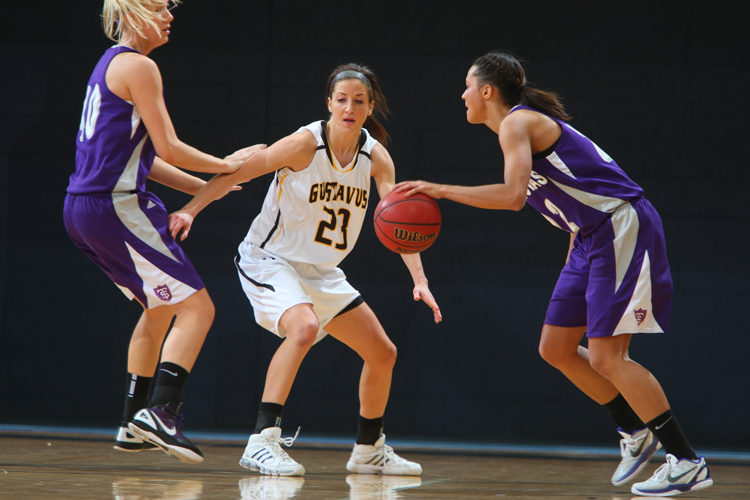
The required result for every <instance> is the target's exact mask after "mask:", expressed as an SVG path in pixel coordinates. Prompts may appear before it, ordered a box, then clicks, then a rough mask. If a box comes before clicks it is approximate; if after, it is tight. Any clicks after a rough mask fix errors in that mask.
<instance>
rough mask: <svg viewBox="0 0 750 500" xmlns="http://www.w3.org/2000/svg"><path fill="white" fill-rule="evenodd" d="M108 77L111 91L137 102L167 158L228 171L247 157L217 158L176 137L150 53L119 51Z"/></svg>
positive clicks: (158, 151) (159, 152)
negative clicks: (147, 55)
mask: <svg viewBox="0 0 750 500" xmlns="http://www.w3.org/2000/svg"><path fill="white" fill-rule="evenodd" d="M106 80H107V85H108V86H109V88H110V90H112V92H114V93H115V94H116V95H117V96H119V97H120V98H122V99H124V100H127V101H132V102H133V103H134V104H135V109H136V110H137V111H138V113H139V114H140V117H141V119H142V120H143V123H144V124H145V125H146V129H147V130H148V134H149V136H150V138H151V141H152V142H153V144H154V148H155V149H156V154H157V155H159V157H160V158H161V159H162V160H164V161H165V162H167V163H169V164H171V165H176V166H178V167H180V168H184V169H186V170H192V171H195V172H208V173H229V172H234V171H235V170H237V168H239V166H240V165H241V164H242V162H243V161H244V159H243V158H239V157H233V156H229V157H227V158H224V159H221V158H216V157H215V156H211V155H209V154H206V153H203V152H201V151H198V150H197V149H195V148H194V147H191V146H188V145H187V144H185V143H184V142H182V141H180V139H178V138H177V133H176V132H175V129H174V125H173V124H172V120H171V119H170V117H169V113H168V112H167V107H166V105H165V104H164V96H163V88H162V80H161V74H160V73H159V68H158V67H157V66H156V63H155V62H154V61H152V60H151V59H149V58H148V57H145V56H142V55H140V54H136V53H126V54H120V55H118V56H117V57H115V58H114V59H113V60H112V63H111V64H110V66H109V69H108V70H107V75H106Z"/></svg>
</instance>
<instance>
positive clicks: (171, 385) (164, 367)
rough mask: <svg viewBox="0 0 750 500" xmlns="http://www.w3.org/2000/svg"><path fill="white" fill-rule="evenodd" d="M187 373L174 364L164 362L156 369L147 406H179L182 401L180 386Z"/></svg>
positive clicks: (183, 382)
mask: <svg viewBox="0 0 750 500" xmlns="http://www.w3.org/2000/svg"><path fill="white" fill-rule="evenodd" d="M188 375H189V372H188V371H187V370H186V369H184V368H183V367H181V366H180V365H176V364H174V363H170V362H169V361H164V362H162V363H159V366H158V367H156V386H155V387H154V394H153V395H152V396H151V401H150V402H149V404H150V405H151V406H163V405H166V404H170V405H172V406H173V407H174V408H178V407H179V406H180V402H181V401H182V386H184V385H185V381H186V380H187V377H188Z"/></svg>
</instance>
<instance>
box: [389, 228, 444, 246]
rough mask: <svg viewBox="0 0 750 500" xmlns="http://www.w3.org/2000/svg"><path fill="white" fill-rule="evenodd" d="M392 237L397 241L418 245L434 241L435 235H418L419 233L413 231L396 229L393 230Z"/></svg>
mask: <svg viewBox="0 0 750 500" xmlns="http://www.w3.org/2000/svg"><path fill="white" fill-rule="evenodd" d="M393 236H395V238H396V239H397V240H401V241H410V242H414V243H420V242H427V241H430V240H434V239H435V236H436V234H435V233H430V234H420V233H419V231H414V232H413V233H412V232H411V231H406V230H404V229H400V228H398V227H394V228H393Z"/></svg>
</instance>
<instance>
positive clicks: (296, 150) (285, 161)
mask: <svg viewBox="0 0 750 500" xmlns="http://www.w3.org/2000/svg"><path fill="white" fill-rule="evenodd" d="M317 150H318V140H317V139H316V138H315V135H313V133H312V132H311V131H309V130H303V131H301V132H297V133H296V134H292V135H288V136H286V137H284V138H283V139H279V140H278V141H277V142H276V143H274V144H273V145H271V147H269V148H268V152H267V154H268V157H269V159H270V160H271V161H273V162H275V163H276V164H277V167H278V168H282V167H287V168H289V169H291V170H294V171H295V172H299V171H301V170H304V169H306V168H307V167H308V166H310V163H312V161H313V158H314V157H315V152H316V151H317Z"/></svg>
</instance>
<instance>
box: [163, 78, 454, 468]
mask: <svg viewBox="0 0 750 500" xmlns="http://www.w3.org/2000/svg"><path fill="white" fill-rule="evenodd" d="M326 95H327V96H328V110H329V111H330V113H331V117H330V119H329V120H328V121H327V122H326V121H319V122H314V123H311V124H310V125H308V126H306V127H302V128H301V129H299V130H298V131H297V133H295V134H292V135H290V136H288V137H285V138H283V139H281V140H280V141H278V142H277V143H275V144H273V145H272V146H270V147H269V148H268V149H265V150H263V151H261V152H259V153H257V154H256V155H255V156H253V157H252V158H250V159H249V160H248V161H247V162H245V164H244V165H243V166H242V167H241V168H240V169H239V170H238V171H237V172H235V173H233V174H228V175H218V176H216V177H214V178H213V179H212V180H211V181H209V182H208V183H207V184H206V185H205V186H204V187H203V188H202V189H201V191H200V192H199V193H198V195H197V196H196V197H195V198H194V199H193V200H192V201H191V202H190V203H188V204H187V205H186V206H185V207H184V208H183V209H182V210H181V211H179V212H177V213H175V214H172V215H171V216H170V229H171V231H172V235H173V236H174V237H177V236H178V235H179V233H180V232H181V231H182V238H183V239H184V238H185V237H186V236H187V234H188V231H189V229H190V226H191V224H192V222H193V218H194V217H195V216H196V215H197V214H198V212H200V210H202V209H203V208H204V207H205V206H206V205H208V204H209V203H210V202H212V201H213V200H216V199H218V198H220V197H221V196H223V195H224V194H226V193H227V191H228V190H230V189H231V188H232V186H234V185H236V184H241V183H243V182H247V181H249V180H251V179H254V178H256V177H259V176H261V175H263V174H266V173H269V172H274V171H275V172H276V174H275V177H274V180H273V182H272V183H271V186H270V188H269V190H268V195H267V196H266V199H265V202H264V205H263V209H262V211H261V213H260V215H258V217H257V218H256V219H255V221H254V222H253V224H252V226H251V227H250V231H249V232H248V234H247V237H246V238H245V240H244V241H243V242H242V244H241V245H240V247H239V256H238V257H237V259H236V260H235V264H236V266H237V271H238V273H239V276H240V281H241V282H242V286H243V288H244V290H245V293H246V294H247V296H248V298H249V299H250V302H251V304H252V306H253V309H254V312H255V318H256V321H257V322H258V324H260V325H261V326H263V327H264V328H266V329H268V330H270V331H271V332H273V333H275V334H276V335H278V336H280V337H282V338H284V339H285V340H284V342H283V343H282V344H281V346H280V347H279V349H278V350H277V351H276V354H275V355H274V357H273V360H272V361H271V364H270V366H269V368H268V374H267V376H266V385H265V389H264V392H263V400H262V402H261V405H260V411H259V414H258V420H257V422H256V427H255V433H254V434H252V435H251V436H250V439H249V441H248V445H247V448H246V449H245V453H244V454H243V456H242V459H241V460H240V464H241V465H242V466H243V467H246V468H248V469H251V470H257V471H260V472H261V473H263V474H274V475H283V476H301V475H303V474H304V473H305V469H304V468H303V467H302V465H300V464H298V463H297V462H295V461H294V460H293V459H292V458H290V457H289V455H287V454H286V452H284V451H283V450H282V449H281V448H280V446H279V444H281V443H283V444H286V445H287V446H289V445H291V443H292V442H293V441H294V438H286V439H282V438H281V427H280V426H281V415H282V411H283V405H284V404H285V402H286V399H287V396H288V395H289V391H290V390H291V387H292V383H293V382H294V378H295V376H296V375H297V370H298V369H299V366H300V364H301V363H302V360H303V359H304V357H305V355H306V354H307V352H308V351H309V349H310V347H312V345H313V344H314V343H316V342H317V341H319V340H320V339H321V338H322V337H324V336H325V335H326V334H330V335H332V336H333V337H334V338H336V339H338V340H340V341H341V342H343V343H345V344H346V345H348V346H349V347H351V348H352V349H354V350H355V351H356V352H357V354H359V355H360V356H361V357H362V359H363V360H364V368H363V370H362V376H361V379H360V385H359V395H360V416H359V430H358V432H357V442H356V445H355V447H354V450H353V452H352V455H351V458H350V460H349V462H348V464H347V469H348V470H349V471H350V472H355V473H366V474H393V475H419V474H421V472H422V468H421V467H420V465H419V464H416V463H414V462H410V461H407V460H404V459H403V458H401V457H399V456H398V455H396V454H395V453H394V452H393V450H392V449H391V448H390V447H389V446H387V445H386V444H385V435H384V434H382V430H383V415H384V413H385V407H386V403H387V401H388V395H389V392H390V386H391V373H392V370H393V366H394V363H395V361H396V347H395V346H394V345H393V343H392V342H391V341H390V339H389V338H388V336H387V335H386V333H385V331H384V330H383V327H382V326H381V325H380V323H379V322H378V319H377V318H376V317H375V314H374V313H373V312H372V310H371V309H370V308H369V307H368V306H367V304H365V303H364V301H363V300H362V298H361V297H360V295H359V293H358V292H357V291H356V290H355V289H354V288H353V287H352V286H351V285H350V284H349V283H348V282H347V281H346V276H345V275H344V273H343V272H342V271H341V270H340V269H339V268H338V267H336V266H337V265H338V264H339V262H341V260H342V259H343V258H344V257H346V255H347V254H348V253H349V252H350V251H351V249H352V248H353V247H354V244H355V243H356V242H357V237H358V236H359V232H360V229H361V228H362V222H363V220H364V216H365V212H366V209H367V203H368V201H369V198H370V193H369V188H370V177H373V178H374V179H375V184H376V185H377V189H378V194H379V195H380V197H381V198H382V197H383V196H385V195H386V194H388V193H389V192H390V191H391V189H392V188H393V186H394V184H395V168H394V165H393V160H391V157H390V155H389V154H388V151H386V149H385V147H384V146H383V143H385V141H387V139H388V134H387V133H386V131H385V129H384V128H383V127H382V125H381V124H380V123H379V122H378V121H377V119H376V118H375V117H374V116H373V112H378V113H379V114H381V115H384V114H385V113H386V112H388V107H387V105H386V102H385V98H384V96H383V94H382V92H381V90H380V86H379V85H378V82H377V79H376V77H375V75H374V74H373V73H372V71H370V70H369V69H368V68H366V67H363V66H359V65H356V64H347V65H344V66H339V67H338V68H336V69H335V70H334V71H333V72H332V73H331V75H330V77H329V79H328V85H327V88H326ZM403 259H404V262H405V263H406V266H407V267H408V269H409V271H410V272H411V275H412V278H413V280H414V300H423V301H424V302H425V303H426V304H427V305H428V306H429V307H431V308H432V310H433V313H434V319H435V322H436V323H437V322H439V321H440V320H441V319H442V317H441V315H440V309H439V308H438V305H437V304H436V303H435V299H434V298H433V297H432V294H431V293H430V290H429V288H428V286H427V278H426V277H425V274H424V271H423V269H422V263H421V260H420V257H419V254H412V255H404V256H403Z"/></svg>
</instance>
